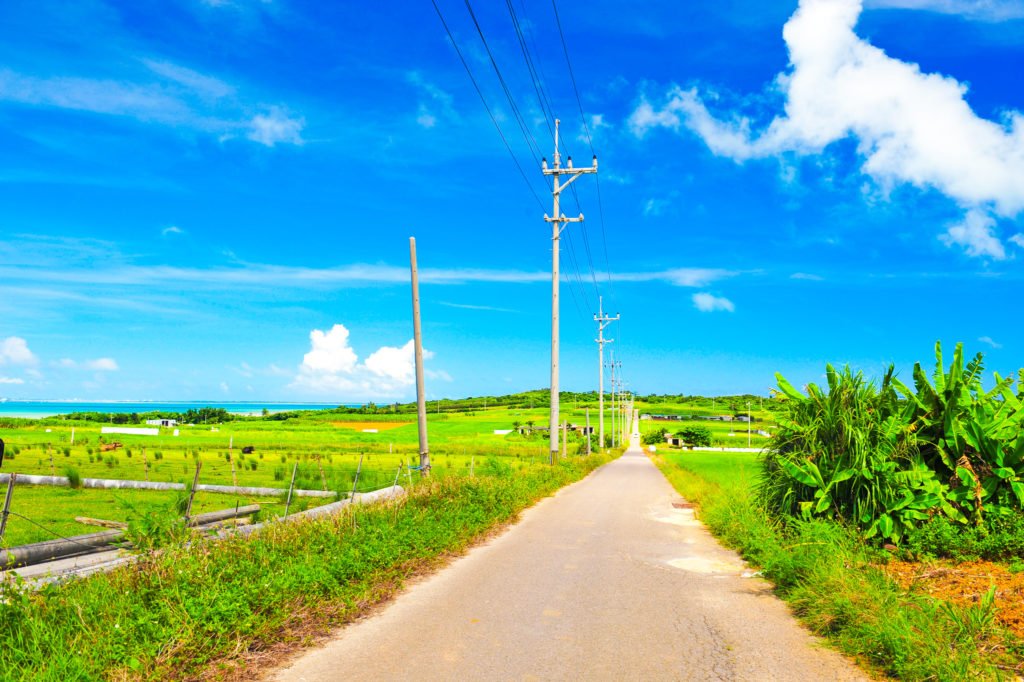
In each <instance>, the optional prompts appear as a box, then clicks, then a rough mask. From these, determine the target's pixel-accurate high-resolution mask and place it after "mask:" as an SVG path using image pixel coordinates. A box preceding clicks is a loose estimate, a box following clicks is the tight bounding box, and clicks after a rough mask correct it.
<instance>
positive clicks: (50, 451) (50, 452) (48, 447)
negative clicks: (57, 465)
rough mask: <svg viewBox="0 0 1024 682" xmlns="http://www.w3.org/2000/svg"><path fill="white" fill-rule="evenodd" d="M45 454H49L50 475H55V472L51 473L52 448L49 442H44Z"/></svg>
mask: <svg viewBox="0 0 1024 682" xmlns="http://www.w3.org/2000/svg"><path fill="white" fill-rule="evenodd" d="M46 454H48V455H49V456H50V475H51V476H56V475H57V474H55V473H53V449H52V448H51V447H50V444H49V443H47V444H46Z"/></svg>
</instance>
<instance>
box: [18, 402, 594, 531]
mask: <svg viewBox="0 0 1024 682" xmlns="http://www.w3.org/2000/svg"><path fill="white" fill-rule="evenodd" d="M573 407H574V405H573V403H571V402H570V403H567V404H565V405H564V406H563V416H564V418H565V419H566V420H568V421H569V422H571V423H579V424H583V423H584V422H585V420H586V406H585V405H581V406H580V408H579V409H576V410H574V409H573ZM596 412H597V410H596V406H595V408H594V409H593V410H592V413H591V419H592V424H593V425H594V426H595V428H596V424H597V415H596ZM547 418H548V411H547V409H546V408H535V409H533V410H530V409H515V408H504V407H497V408H492V409H489V410H483V409H479V410H467V411H464V412H445V413H441V414H436V413H434V414H428V430H429V437H430V448H431V463H432V468H433V472H434V475H435V476H440V477H444V476H467V475H469V474H470V473H473V472H476V473H479V472H481V471H483V470H484V469H485V468H486V467H487V466H488V460H489V459H492V458H494V459H496V460H497V461H500V462H503V463H505V464H508V465H509V466H511V467H512V468H513V469H515V470H523V469H526V468H529V467H532V466H536V465H539V464H541V463H545V464H546V462H547V459H548V437H547V433H546V432H538V431H535V432H533V434H532V435H531V436H526V435H521V434H519V433H518V432H515V431H513V433H510V434H504V435H496V434H494V431H495V430H510V429H513V428H514V427H515V426H519V425H521V426H535V427H540V426H547ZM415 419H416V416H415V414H414V413H413V414H411V415H410V414H386V413H385V414H341V413H336V412H331V411H327V412H313V411H311V412H302V413H297V415H296V416H294V417H292V418H288V419H281V418H280V417H279V416H278V417H277V418H255V417H252V418H239V419H237V420H235V421H230V422H225V423H218V424H203V425H194V426H189V425H178V426H176V427H174V428H161V429H160V430H159V431H160V433H159V435H158V436H142V435H129V434H102V433H101V429H102V427H103V426H110V424H109V423H98V422H96V421H85V420H62V419H59V418H48V419H40V420H27V419H6V420H2V421H0V438H2V439H3V440H4V441H5V442H6V446H7V449H6V457H5V460H4V472H5V473H10V472H16V473H18V474H28V475H44V476H49V475H56V476H67V475H68V474H69V473H70V474H72V475H73V476H77V477H79V478H103V479H121V480H139V481H142V480H149V481H154V482H156V481H160V482H175V483H182V484H186V485H188V484H190V483H191V481H192V478H193V475H194V473H195V469H196V465H197V463H199V462H202V470H201V473H200V477H199V483H201V484H207V485H227V486H231V485H238V486H244V487H271V488H278V489H284V488H287V487H288V486H289V483H290V481H291V476H292V471H293V469H294V470H295V487H296V488H297V489H309V490H327V491H334V492H335V493H337V495H338V496H340V497H344V496H346V495H347V494H348V493H349V492H350V491H352V489H353V484H354V482H355V478H356V472H357V470H358V471H359V480H358V486H357V491H358V492H366V491H369V490H374V489H377V488H381V487H385V486H388V485H391V484H392V483H393V482H394V481H395V480H396V476H398V481H399V483H400V484H402V485H406V484H408V483H409V482H415V480H416V479H417V478H418V472H415V471H410V469H409V468H408V466H409V465H411V466H414V467H415V466H417V465H418V463H419V462H418V459H419V457H418V434H417V427H416V423H415ZM607 419H608V423H609V424H610V410H609V411H608V417H607ZM117 426H128V427H132V426H139V427H145V426H146V425H145V424H144V423H143V424H139V425H135V424H117ZM175 428H176V429H177V430H178V434H179V435H177V436H175V435H174V430H175ZM72 429H73V430H74V442H73V443H72ZM374 431H375V432H374ZM115 441H116V442H119V443H121V444H122V447H118V448H116V449H115V450H110V451H101V449H100V448H101V446H102V445H104V444H110V443H113V442H115ZM567 441H568V443H567V450H568V453H569V454H570V455H572V456H575V455H577V454H580V453H585V451H586V443H585V442H584V440H583V438H582V437H581V436H579V435H577V434H574V433H571V432H570V434H569V437H568V439H567ZM246 447H251V448H253V451H252V452H251V453H249V454H243V452H242V449H243V448H246ZM182 495H184V492H183V491H167V492H164V491H150V490H116V489H87V488H83V489H69V488H61V487H55V486H27V485H18V486H17V487H16V489H15V491H14V495H13V498H12V507H11V509H12V511H13V512H15V513H16V514H19V515H23V516H26V517H28V518H29V519H31V521H27V520H25V519H23V518H21V517H20V516H14V515H12V516H11V518H10V520H9V522H8V526H7V531H6V533H5V536H4V538H3V542H2V545H3V546H6V547H11V546H15V545H18V544H24V543H29V542H37V541H41V540H47V539H52V538H53V537H55V536H67V535H74V534H80V533H88V532H93V531H95V530H97V529H96V528H95V527H93V526H85V525H83V524H80V523H77V522H75V521H74V517H75V516H88V517H93V518H102V519H107V520H113V521H126V520H128V518H129V517H131V516H134V517H135V518H139V517H141V516H144V515H146V514H151V513H158V512H160V511H161V510H164V511H166V510H169V509H171V508H172V506H173V504H174V502H175V500H177V499H178V498H179V497H180V496H182ZM338 496H336V497H333V498H311V497H296V498H294V499H293V501H292V507H291V511H300V510H302V509H304V508H307V507H309V506H312V505H319V504H324V503H326V502H329V501H331V500H332V499H339V497H338ZM236 503H237V504H251V503H258V504H260V505H261V506H263V507H264V512H263V514H264V516H266V515H273V514H278V513H280V512H281V511H283V509H284V502H283V499H282V498H280V497H271V498H257V497H251V496H239V495H226V494H218V493H210V492H207V491H199V492H197V494H196V502H195V505H196V510H197V511H210V510H213V509H225V508H228V507H231V506H234V505H235V504H236Z"/></svg>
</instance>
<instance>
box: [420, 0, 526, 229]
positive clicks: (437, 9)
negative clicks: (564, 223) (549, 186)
mask: <svg viewBox="0 0 1024 682" xmlns="http://www.w3.org/2000/svg"><path fill="white" fill-rule="evenodd" d="M430 2H431V4H433V5H434V11H435V12H437V18H438V19H440V20H441V25H442V26H444V30H445V33H447V34H448V39H449V40H451V41H452V47H454V48H455V54H457V55H459V61H461V62H462V66H463V68H464V69H466V75H468V76H469V80H470V81H471V82H472V83H473V88H474V89H475V90H476V94H477V95H479V97H480V101H481V102H482V103H483V105H484V109H486V110H487V115H488V116H490V118H491V123H493V124H494V127H495V129H497V131H498V135H500V136H501V141H502V142H504V143H505V149H507V150H508V153H509V155H510V156H511V157H512V162H513V163H515V164H516V168H518V169H519V174H520V175H521V176H523V181H524V182H525V183H526V186H527V187H529V188H530V194H532V195H533V198H534V200H535V201H536V202H537V205H538V206H540V207H541V209H543V208H544V204H543V203H542V202H541V200H540V197H539V196H537V190H535V189H534V188H533V183H532V182H530V179H529V178H528V177H527V176H526V171H524V170H523V167H522V165H520V163H519V159H517V158H516V155H515V152H513V151H512V146H511V145H510V144H509V143H508V139H507V138H506V137H505V133H504V132H502V130H501V126H500V125H498V120H497V119H496V118H494V114H493V113H492V112H491V108H490V107H489V106H487V99H486V98H485V97H484V93H483V92H482V91H481V90H480V86H479V85H478V84H477V82H476V78H474V77H473V71H472V70H471V69H470V68H469V64H467V63H466V58H465V57H463V56H462V50H460V49H459V44H458V43H457V42H456V40H455V36H453V35H452V32H451V29H449V28H448V22H446V21H445V20H444V15H443V14H441V8H440V7H438V6H437V0H430Z"/></svg>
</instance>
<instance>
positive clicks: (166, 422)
mask: <svg viewBox="0 0 1024 682" xmlns="http://www.w3.org/2000/svg"><path fill="white" fill-rule="evenodd" d="M146 423H147V424H149V425H150V426H162V427H164V428H165V429H169V428H172V427H174V426H177V425H178V420H177V419H147V420H146Z"/></svg>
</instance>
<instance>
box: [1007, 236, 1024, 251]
mask: <svg viewBox="0 0 1024 682" xmlns="http://www.w3.org/2000/svg"><path fill="white" fill-rule="evenodd" d="M1009 241H1010V242H1012V243H1014V244H1016V245H1017V246H1019V247H1020V248H1022V249H1024V234H1019V233H1018V234H1015V235H1013V236H1012V237H1010V239H1009Z"/></svg>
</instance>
